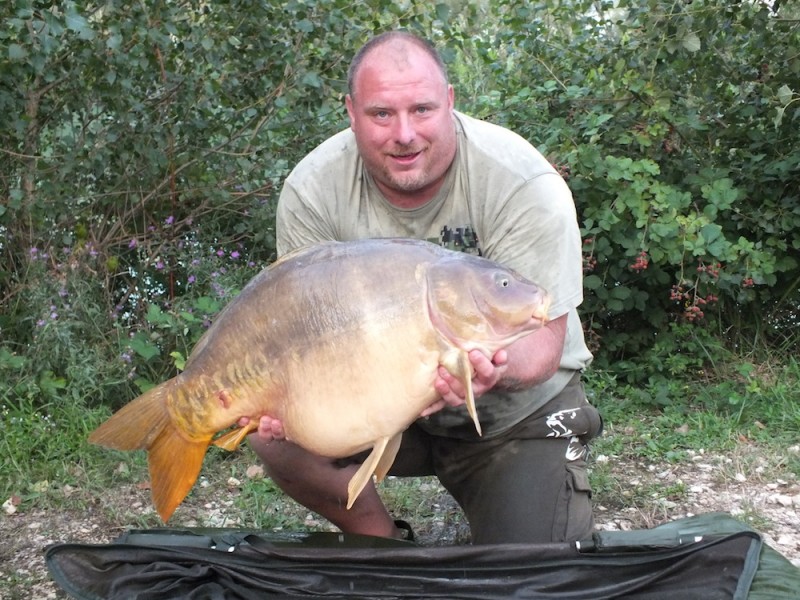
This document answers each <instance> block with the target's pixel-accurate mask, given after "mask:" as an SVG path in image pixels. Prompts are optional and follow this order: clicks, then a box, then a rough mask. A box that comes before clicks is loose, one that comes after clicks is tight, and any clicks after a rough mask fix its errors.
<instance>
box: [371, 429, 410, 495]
mask: <svg viewBox="0 0 800 600" xmlns="http://www.w3.org/2000/svg"><path fill="white" fill-rule="evenodd" d="M401 441H403V433H402V432H400V433H398V434H397V435H396V436H394V437H393V438H392V439H390V440H389V443H388V444H386V450H384V451H383V455H382V456H381V459H380V460H379V461H378V466H377V467H375V479H376V480H377V481H378V483H380V482H381V481H383V480H384V479H386V474H387V473H388V472H389V469H391V468H392V464H394V459H395V457H396V456H397V451H398V450H400V442H401Z"/></svg>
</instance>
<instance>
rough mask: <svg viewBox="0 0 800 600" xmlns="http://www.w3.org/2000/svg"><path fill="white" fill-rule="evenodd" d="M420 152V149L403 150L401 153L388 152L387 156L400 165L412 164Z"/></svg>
mask: <svg viewBox="0 0 800 600" xmlns="http://www.w3.org/2000/svg"><path fill="white" fill-rule="evenodd" d="M421 154H422V151H421V150H420V151H418V152H404V153H402V154H390V155H389V156H390V157H391V159H392V160H393V161H395V162H396V163H398V164H401V165H410V164H412V163H413V162H414V161H415V160H417V158H418V157H419V156H420V155H421Z"/></svg>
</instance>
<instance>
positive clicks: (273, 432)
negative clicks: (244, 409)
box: [238, 415, 286, 443]
mask: <svg viewBox="0 0 800 600" xmlns="http://www.w3.org/2000/svg"><path fill="white" fill-rule="evenodd" d="M249 422H250V417H242V418H241V419H239V421H238V425H239V427H245V426H246V425H247V424H248V423H249ZM254 433H255V434H256V435H257V436H258V437H259V438H260V439H261V440H262V441H264V442H267V443H269V442H272V441H275V440H278V441H282V440H285V439H286V432H285V431H284V430H283V422H282V421H281V420H280V419H273V418H272V417H270V416H268V415H262V416H261V417H260V418H259V419H258V430H257V431H255V432H254Z"/></svg>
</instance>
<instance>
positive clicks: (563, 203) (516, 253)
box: [484, 173, 583, 319]
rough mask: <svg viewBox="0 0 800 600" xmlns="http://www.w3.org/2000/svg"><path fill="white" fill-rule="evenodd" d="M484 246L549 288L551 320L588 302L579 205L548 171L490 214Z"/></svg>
mask: <svg viewBox="0 0 800 600" xmlns="http://www.w3.org/2000/svg"><path fill="white" fill-rule="evenodd" d="M491 221H492V222H491V223H489V224H488V226H487V229H486V230H487V233H486V235H487V238H486V239H485V244H484V250H485V253H486V256H487V257H488V258H491V259H493V260H496V261H498V262H500V263H502V264H504V265H506V266H508V267H511V268H512V269H514V270H516V271H518V272H519V273H520V274H521V275H523V276H525V277H527V278H529V279H531V280H532V281H534V282H536V283H537V284H539V285H541V286H542V287H543V288H545V289H546V290H547V291H548V293H549V294H550V297H551V299H552V300H551V301H552V304H551V306H550V314H549V316H550V318H551V319H555V318H557V317H559V316H561V315H564V314H566V313H567V312H569V311H570V310H571V309H573V308H576V307H577V306H579V305H580V303H581V302H582V301H583V263H582V255H581V237H580V229H579V227H578V223H577V218H576V212H575V203H574V202H573V199H572V193H571V192H570V190H569V187H568V186H567V184H566V183H565V182H564V180H563V179H562V178H561V177H560V176H559V175H558V174H556V173H543V174H541V175H539V176H537V177H534V178H532V179H530V180H529V181H527V182H525V183H524V184H522V185H521V186H520V187H519V188H518V189H517V190H515V191H514V192H513V193H512V194H511V195H510V196H509V197H508V199H507V200H506V201H505V202H504V203H503V205H502V206H501V207H500V209H499V210H498V211H497V212H496V213H495V214H494V215H493V217H492V218H491Z"/></svg>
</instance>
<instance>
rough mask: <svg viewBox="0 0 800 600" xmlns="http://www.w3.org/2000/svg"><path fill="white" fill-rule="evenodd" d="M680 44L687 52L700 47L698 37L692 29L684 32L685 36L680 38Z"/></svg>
mask: <svg viewBox="0 0 800 600" xmlns="http://www.w3.org/2000/svg"><path fill="white" fill-rule="evenodd" d="M681 45H683V47H684V48H686V50H688V51H689V52H697V51H698V50H700V48H701V47H702V44H701V43H700V37H699V36H698V35H697V34H696V33H695V32H693V31H690V32H689V33H687V34H686V37H684V38H683V40H681Z"/></svg>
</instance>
